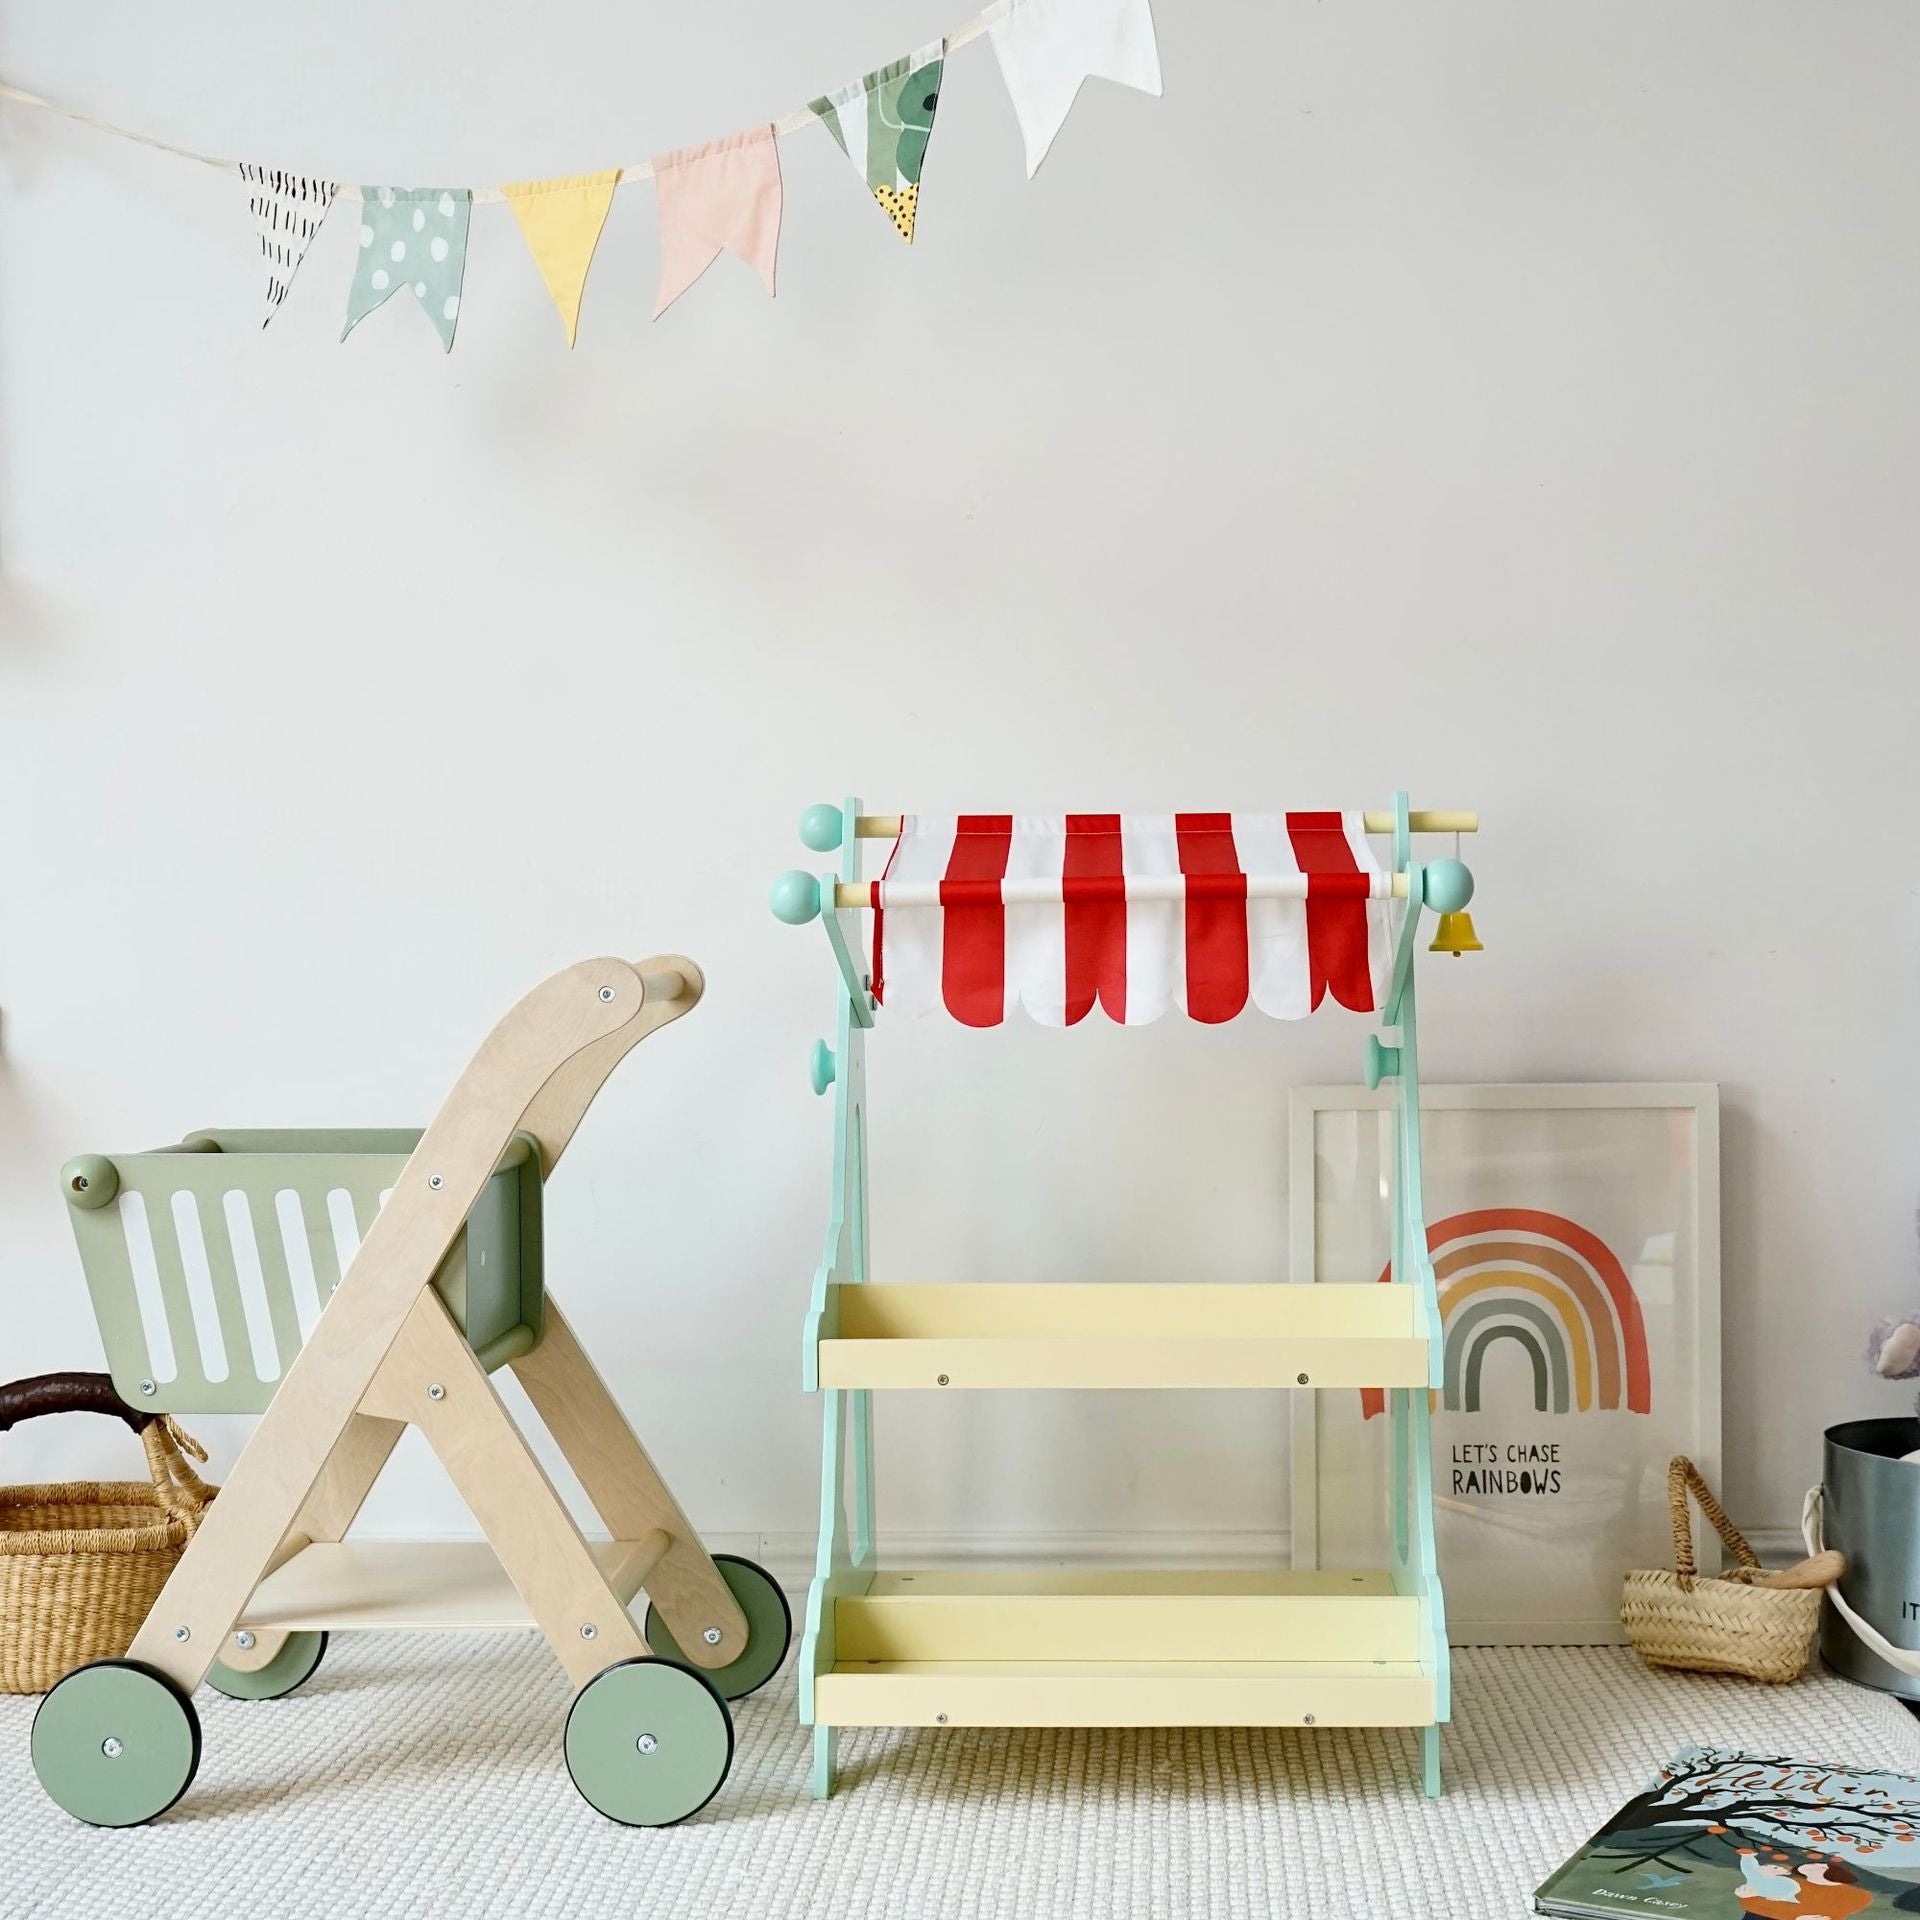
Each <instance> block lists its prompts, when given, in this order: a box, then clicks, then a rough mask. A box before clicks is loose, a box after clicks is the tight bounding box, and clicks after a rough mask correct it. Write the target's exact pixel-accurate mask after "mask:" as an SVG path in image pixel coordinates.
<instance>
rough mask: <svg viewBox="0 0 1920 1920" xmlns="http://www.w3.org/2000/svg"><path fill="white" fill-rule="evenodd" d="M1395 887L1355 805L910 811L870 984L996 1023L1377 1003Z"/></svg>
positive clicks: (1289, 1015)
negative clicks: (1269, 809) (1349, 809)
mask: <svg viewBox="0 0 1920 1920" xmlns="http://www.w3.org/2000/svg"><path fill="white" fill-rule="evenodd" d="M1390 886H1391V876H1390V875H1388V874H1387V873H1386V872H1385V870H1384V869H1383V868H1382V867H1381V866H1380V864H1379V862H1378V861H1377V860H1376V859H1375V858H1374V855H1373V850H1372V849H1371V848H1370V847H1369V846H1368V844H1367V837H1366V832H1365V826H1364V817H1363V816H1362V815H1361V814H1359V813H1285V814H1279V813H1175V814H1150V815H1134V814H1117V813H1069V814H1064V815H1053V816H1049V817H1028V816H1021V815H1014V814H980V813H969V814H961V815H959V816H957V817H956V816H953V815H946V816H933V815H925V814H918V815H915V814H909V815H907V816H906V817H905V818H904V819H903V820H902V821H901V823H900V837H899V839H898V840H897V841H896V842H895V844H894V849H893V855H892V857H891V859H889V860H888V862H887V867H886V872H885V874H884V875H883V876H882V878H881V880H880V882H879V884H878V886H877V887H876V888H875V890H874V891H875V900H874V906H875V912H874V916H873V919H874V928H873V990H874V995H875V997H876V998H877V999H879V1000H881V1001H882V1002H883V1004H884V1005H886V1006H887V1007H889V1008H891V1009H893V1010H894V1011H896V1012H910V1013H917V1012H929V1011H937V1010H939V1009H940V1008H943V1007H944V1008H945V1010H946V1011H947V1012H948V1013H950V1014H951V1015H952V1016H953V1017H954V1018H955V1019H956V1020H959V1021H963V1022H964V1023H965V1024H966V1025H968V1026H970V1027H992V1026H998V1025H999V1024H1000V1022H1001V1021H1002V1020H1004V1019H1005V1018H1006V1016H1007V1014H1008V1013H1009V1012H1010V1011H1011V1010H1012V1008H1013V1007H1014V1006H1015V1004H1016V1003H1017V1004H1020V1005H1023V1006H1025V1008H1026V1010H1027V1012H1028V1013H1029V1014H1031V1015H1032V1016H1033V1018H1034V1019H1036V1020H1038V1021H1039V1022H1041V1024H1042V1025H1044V1026H1050V1027H1061V1026H1071V1025H1072V1024H1073V1023H1074V1022H1075V1021H1077V1020H1083V1019H1085V1018H1086V1016H1087V1015H1088V1014H1089V1013H1090V1012H1091V1011H1092V1010H1093V1008H1094V1006H1095V1005H1096V1004H1098V1005H1099V1006H1101V1007H1102V1008H1104V1009H1105V1011H1106V1013H1107V1014H1108V1016H1109V1017H1110V1018H1112V1019H1114V1020H1118V1021H1121V1022H1124V1023H1125V1024H1126V1025H1127V1026H1142V1025H1144V1024H1145V1023H1146V1022H1147V1021H1149V1020H1157V1019H1158V1018H1159V1017H1160V1015H1161V1014H1162V1013H1164V1012H1165V1011H1166V1010H1167V1007H1168V1006H1169V1005H1170V1004H1171V1005H1174V1006H1177V1007H1179V1008H1180V1010H1181V1011H1182V1012H1183V1013H1186V1014H1188V1015H1190V1016H1191V1017H1192V1018H1193V1019H1195V1020H1205V1021H1221V1020H1231V1019H1232V1018H1233V1017H1234V1016H1235V1015H1236V1014H1237V1013H1239V1012H1240V1011H1241V1010H1242V1009H1243V1008H1244V1007H1245V1006H1246V1005H1247V1004H1248V1002H1249V1001H1251V1002H1252V1004H1253V1005H1254V1006H1256V1007H1258V1008H1259V1009H1260V1011H1261V1012H1262V1013H1269V1014H1273V1015H1275V1016H1276V1017H1277V1018H1279V1019H1283V1020H1292V1019H1298V1018H1299V1017H1300V1016H1301V1015H1303V1014H1306V1013H1310V1012H1312V1011H1313V1009H1314V1008H1316V1007H1318V1006H1319V1005H1320V1004H1321V1002H1322V1001H1323V1000H1324V999H1325V998H1326V997H1327V995H1328V994H1329V993H1330V994H1331V995H1332V996H1333V998H1334V999H1335V1000H1336V1001H1338V1002H1339V1004H1340V1005H1341V1006H1343V1007H1351V1008H1352V1009H1354V1011H1356V1012H1360V1013H1370V1012H1372V1011H1373V1010H1374V1009H1375V1008H1376V1007H1377V1006H1378V1005H1379V998H1380V994H1381V991H1382V990H1383V987H1384V982H1385V977H1386V967H1387V960H1388V951H1389V947H1388V927H1387V914H1388V911H1389V908H1388V894H1389V890H1390Z"/></svg>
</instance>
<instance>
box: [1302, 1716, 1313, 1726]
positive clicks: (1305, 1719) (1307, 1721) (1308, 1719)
mask: <svg viewBox="0 0 1920 1920" xmlns="http://www.w3.org/2000/svg"><path fill="white" fill-rule="evenodd" d="M1300 1724H1301V1725H1302V1726H1303V1727H1310V1726H1312V1725H1313V1715H1312V1714H1310V1713H1308V1714H1303V1715H1302V1716H1301V1718H1300Z"/></svg>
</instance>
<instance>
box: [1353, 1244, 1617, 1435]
mask: <svg viewBox="0 0 1920 1920" xmlns="http://www.w3.org/2000/svg"><path fill="white" fill-rule="evenodd" d="M1427 1251H1428V1253H1429V1254H1430V1255H1431V1257H1432V1260H1433V1274H1434V1279H1435V1280H1436V1281H1437V1282H1438V1284H1439V1290H1440V1319H1441V1323H1442V1325H1443V1326H1444V1327H1445V1329H1446V1371H1445V1381H1446V1384H1445V1386H1444V1388H1443V1389H1442V1393H1441V1402H1442V1404H1443V1405H1444V1406H1445V1407H1446V1409H1447V1410H1448V1411H1449V1412H1450V1413H1478V1412H1479V1411H1480V1377H1481V1373H1482V1370H1483V1369H1484V1367H1485V1365H1486V1358H1487V1354H1488V1351H1489V1350H1490V1349H1491V1348H1492V1347H1493V1346H1494V1344H1495V1343H1496V1342H1497V1341H1501V1340H1511V1341H1513V1342H1514V1343H1515V1344H1516V1345H1517V1346H1519V1347H1520V1348H1521V1350H1522V1351H1523V1352H1524V1353H1525V1354H1526V1356H1527V1359H1528V1360H1529V1362H1530V1363H1531V1365H1532V1368H1533V1404H1534V1406H1535V1408H1536V1409H1537V1410H1538V1411H1539V1412H1541V1413H1590V1412H1593V1411H1594V1410H1596V1409H1600V1410H1614V1409H1619V1408H1622V1407H1624V1408H1625V1409H1626V1410H1627V1411H1628V1412H1629V1413H1649V1412H1651V1411H1652V1409H1653V1383H1652V1377H1651V1374H1650V1372H1649V1369H1648V1366H1647V1329H1646V1324H1645V1322H1644V1321H1643V1320H1642V1319H1641V1317H1640V1302H1639V1301H1638V1299H1636V1298H1635V1297H1634V1291H1633V1283H1632V1281H1630V1280H1629V1279H1628V1278H1627V1271H1626V1269H1625V1268H1624V1267H1623V1266H1622V1265H1621V1264H1620V1261H1619V1259H1618V1257H1617V1256H1616V1255H1615V1254H1614V1252H1613V1250H1612V1249H1611V1248H1610V1247H1609V1246H1608V1245H1607V1244H1606V1242H1605V1241H1604V1240H1602V1239H1601V1238H1600V1237H1599V1235H1598V1234H1594V1233H1590V1232H1589V1231H1588V1230H1587V1229H1586V1228H1585V1227H1583V1226H1581V1225H1579V1223H1578V1222H1577V1221H1573V1220H1569V1219H1567V1218H1566V1217H1565V1216H1564V1215H1562V1214H1558V1213H1543V1212H1541V1211H1539V1210H1538V1209H1537V1208H1533V1207H1485V1208H1481V1209H1480V1210H1478V1211H1476V1212H1473V1213H1456V1214H1453V1215H1451V1216H1450V1217H1448V1218H1447V1219H1445V1220H1438V1221H1435V1222H1434V1224H1433V1225H1432V1226H1430V1227H1429V1228H1428V1229H1427ZM1392 1277H1393V1276H1392V1274H1391V1272H1390V1271H1388V1270H1385V1269H1383V1270H1382V1272H1381V1274H1380V1278H1381V1279H1382V1280H1391V1279H1392ZM1360 1404H1361V1407H1362V1409H1363V1410H1364V1412H1365V1414H1366V1417H1367V1418H1368V1419H1369V1420H1370V1419H1372V1418H1373V1416H1374V1415H1375V1414H1376V1413H1384V1412H1385V1411H1386V1395H1385V1393H1384V1392H1383V1391H1381V1390H1380V1389H1379V1388H1377V1387H1367V1388H1363V1389H1362V1391H1361V1395H1360Z"/></svg>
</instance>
